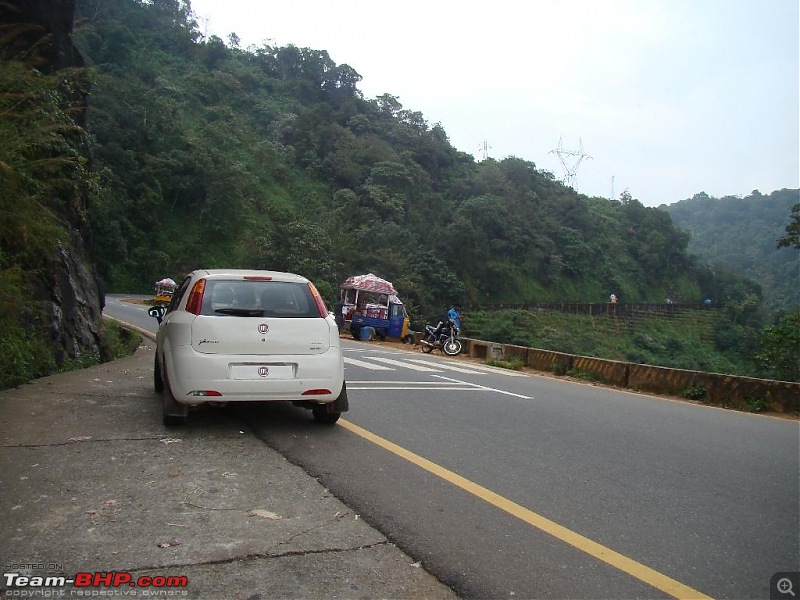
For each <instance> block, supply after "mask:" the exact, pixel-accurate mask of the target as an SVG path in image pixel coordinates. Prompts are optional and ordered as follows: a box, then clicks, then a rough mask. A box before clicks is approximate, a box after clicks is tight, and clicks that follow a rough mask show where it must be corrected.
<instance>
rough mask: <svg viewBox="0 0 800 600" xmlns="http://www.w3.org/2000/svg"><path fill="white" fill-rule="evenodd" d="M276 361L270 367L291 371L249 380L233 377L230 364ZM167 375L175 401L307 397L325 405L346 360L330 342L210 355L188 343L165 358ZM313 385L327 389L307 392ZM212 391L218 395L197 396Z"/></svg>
mask: <svg viewBox="0 0 800 600" xmlns="http://www.w3.org/2000/svg"><path fill="white" fill-rule="evenodd" d="M242 364H247V365H252V368H253V371H254V372H257V371H258V366H259V365H263V366H266V367H267V369H268V370H269V368H270V366H276V367H277V366H280V367H281V369H278V368H274V369H272V371H280V370H283V371H285V370H286V369H285V367H286V366H287V365H288V366H290V367H291V371H292V375H291V376H290V377H287V378H284V379H272V378H270V376H269V375H267V376H264V377H259V376H257V375H256V376H254V378H252V379H233V378H232V375H233V372H234V368H233V366H234V365H242ZM167 374H168V376H169V384H170V389H171V390H172V394H173V396H174V397H175V400H176V401H177V402H179V403H181V404H188V405H198V404H205V403H207V402H270V401H279V400H290V401H298V400H301V401H308V402H312V403H319V404H327V403H329V402H333V401H334V400H336V398H337V397H338V396H339V393H340V392H341V390H342V386H343V385H344V360H343V358H342V352H341V349H340V348H338V347H331V348H330V349H329V350H328V351H327V352H325V353H323V354H312V355H299V356H293V355H273V356H268V357H266V356H258V355H209V354H201V353H198V352H195V351H194V350H193V349H192V348H191V346H181V347H180V348H176V349H175V352H174V355H173V356H172V357H167ZM312 390H329V392H330V393H326V394H319V393H314V394H306V395H304V393H305V392H308V391H312ZM207 391H215V392H219V393H220V394H221V395H214V396H207V395H198V394H199V393H202V392H207Z"/></svg>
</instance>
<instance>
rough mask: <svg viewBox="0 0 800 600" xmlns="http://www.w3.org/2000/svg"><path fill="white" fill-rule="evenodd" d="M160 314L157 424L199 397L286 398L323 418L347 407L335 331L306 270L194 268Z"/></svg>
mask: <svg viewBox="0 0 800 600" xmlns="http://www.w3.org/2000/svg"><path fill="white" fill-rule="evenodd" d="M149 313H150V315H151V316H153V317H155V318H156V319H158V322H159V327H158V333H157V334H156V355H155V364H154V368H153V382H154V385H155V388H156V391H158V392H162V393H163V397H164V424H165V425H180V424H184V423H185V422H186V420H187V417H188V413H189V407H190V406H196V405H200V404H206V403H214V404H226V403H228V402H264V401H273V400H288V401H291V402H293V403H294V404H295V405H296V406H302V407H304V408H308V409H311V411H312V412H313V414H314V419H315V420H316V421H318V422H320V423H335V422H336V421H337V420H338V419H339V416H340V415H341V413H343V412H345V411H346V410H348V408H349V405H348V400H347V389H346V386H345V381H344V359H343V356H342V349H341V345H340V341H339V329H338V328H337V326H336V321H335V320H334V318H333V315H331V314H329V313H328V309H327V308H326V306H325V303H324V302H323V300H322V298H321V297H320V295H319V292H318V291H317V289H316V288H315V287H314V284H313V283H311V282H310V281H309V280H308V279H306V278H305V277H301V276H300V275H295V274H293V273H279V272H277V271H248V270H239V269H233V270H231V269H228V270H222V269H214V270H198V271H193V272H192V273H190V274H189V275H187V276H186V278H185V279H184V280H183V281H182V282H181V283H180V285H179V286H178V287H177V288H176V290H175V293H174V295H173V297H172V301H171V302H170V304H169V306H168V307H166V306H154V307H152V308H151V309H150V310H149Z"/></svg>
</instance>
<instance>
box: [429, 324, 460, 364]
mask: <svg viewBox="0 0 800 600" xmlns="http://www.w3.org/2000/svg"><path fill="white" fill-rule="evenodd" d="M459 333H460V331H459V328H458V326H457V325H456V324H455V323H453V321H451V320H448V321H447V322H446V323H445V322H444V321H439V323H438V324H437V325H436V326H435V327H434V326H433V325H426V326H425V336H424V337H423V338H422V339H421V340H420V342H419V343H420V346H421V347H422V351H423V352H425V353H426V354H429V353H431V352H433V351H434V350H435V349H436V348H439V349H440V350H441V351H442V352H444V353H445V354H447V355H448V356H455V355H457V354H458V353H460V352H461V340H460V339H458V335H459Z"/></svg>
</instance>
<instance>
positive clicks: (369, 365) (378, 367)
mask: <svg viewBox="0 0 800 600" xmlns="http://www.w3.org/2000/svg"><path fill="white" fill-rule="evenodd" d="M344 362H345V363H346V364H348V365H353V366H354V367H364V368H365V369H372V370H373V371H394V369H392V368H391V367H384V366H383V365H376V364H375V363H368V362H364V361H363V360H358V359H357V358H350V357H349V356H345V357H344Z"/></svg>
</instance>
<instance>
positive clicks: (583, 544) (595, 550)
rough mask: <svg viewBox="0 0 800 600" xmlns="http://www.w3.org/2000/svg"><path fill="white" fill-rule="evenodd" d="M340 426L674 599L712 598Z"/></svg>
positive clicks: (346, 424) (362, 431) (406, 453)
mask: <svg viewBox="0 0 800 600" xmlns="http://www.w3.org/2000/svg"><path fill="white" fill-rule="evenodd" d="M339 424H340V426H342V427H344V428H345V429H347V430H348V431H351V432H352V433H354V434H356V435H358V436H360V437H362V438H364V439H365V440H368V441H370V442H372V443H374V444H377V445H378V446H380V447H381V448H384V449H385V450H388V451H389V452H391V453H392V454H395V455H397V456H399V457H400V458H403V459H405V460H407V461H409V462H410V463H413V464H415V465H417V466H418V467H420V468H422V469H425V470H426V471H428V472H429V473H433V474H434V475H436V476H437V477H441V478H442V479H444V480H445V481H447V482H449V483H452V484H453V485H455V486H457V487H460V488H461V489H462V490H465V491H467V492H469V493H470V494H472V495H474V496H477V497H478V498H480V499H481V500H484V501H485V502H488V503H489V504H491V505H493V506H496V507H497V508H499V509H501V510H504V511H505V512H507V513H508V514H510V515H512V516H514V517H516V518H518V519H520V520H521V521H524V522H525V523H528V524H529V525H532V526H533V527H536V528H537V529H540V530H541V531H544V532H545V533H548V534H550V535H551V536H553V537H554V538H556V539H558V540H561V541H562V542H565V543H566V544H569V545H570V546H572V547H574V548H577V549H578V550H581V551H583V552H585V553H586V554H588V555H590V556H593V557H595V558H597V559H599V560H602V561H603V562H605V563H608V564H609V565H611V566H612V567H616V568H617V569H619V570H620V571H623V572H624V573H627V574H628V575H630V576H632V577H635V578H636V579H638V580H640V581H643V582H644V583H647V584H648V585H651V586H653V587H654V588H656V589H658V590H661V591H662V592H665V593H667V594H669V595H670V596H673V597H674V598H680V599H687V600H688V599H690V598H691V599H710V596H706V595H705V594H703V593H702V592H699V591H697V590H695V589H693V588H690V587H689V586H687V585H684V584H682V583H681V582H679V581H675V580H674V579H672V578H671V577H667V576H666V575H664V574H662V573H659V572H658V571H655V570H653V569H651V568H650V567H647V566H645V565H643V564H641V563H639V562H636V561H635V560H633V559H632V558H628V557H627V556H624V555H622V554H620V553H619V552H615V551H614V550H612V549H611V548H607V547H606V546H603V545H602V544H598V543H597V542H595V541H593V540H590V539H589V538H587V537H584V536H582V535H581V534H579V533H576V532H574V531H572V530H571V529H567V528H566V527H564V526H563V525H559V524H558V523H556V522H555V521H551V520H550V519H547V518H546V517H543V516H542V515H539V514H537V513H535V512H533V511H532V510H529V509H527V508H525V507H524V506H521V505H519V504H517V503H516V502H512V501H511V500H509V499H508V498H504V497H503V496H501V495H500V494H497V493H495V492H493V491H491V490H489V489H487V488H485V487H483V486H481V485H478V484H477V483H475V482H473V481H470V480H469V479H466V478H464V477H462V476H461V475H458V474H456V473H453V472H452V471H449V470H447V469H445V468H444V467H441V466H439V465H437V464H436V463H433V462H431V461H429V460H428V459H426V458H423V457H421V456H419V455H418V454H414V453H413V452H411V451H409V450H406V449H405V448H403V447H402V446H398V445H397V444H395V443H393V442H390V441H389V440H386V439H384V438H382V437H380V436H378V435H376V434H374V433H372V432H371V431H368V430H366V429H363V428H362V427H359V426H358V425H355V424H354V423H351V422H350V421H346V420H344V419H340V420H339Z"/></svg>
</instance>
